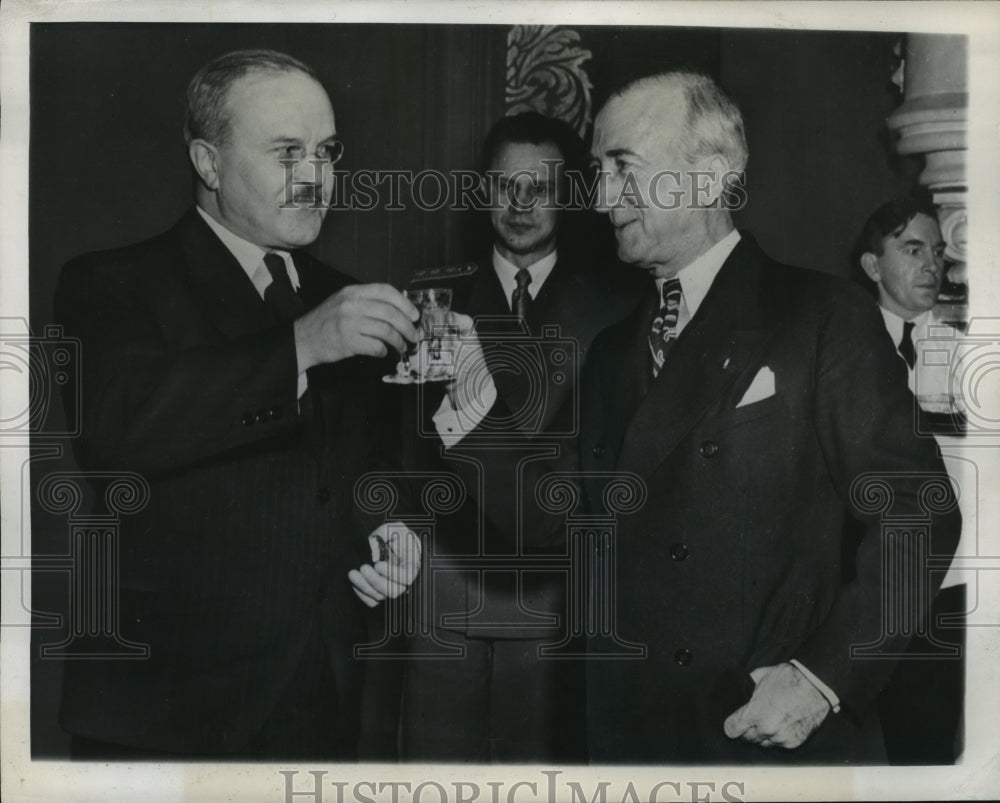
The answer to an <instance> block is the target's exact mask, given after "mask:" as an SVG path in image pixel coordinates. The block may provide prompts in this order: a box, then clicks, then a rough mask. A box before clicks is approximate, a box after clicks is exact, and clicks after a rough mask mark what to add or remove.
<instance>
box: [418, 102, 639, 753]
mask: <svg viewBox="0 0 1000 803" xmlns="http://www.w3.org/2000/svg"><path fill="white" fill-rule="evenodd" d="M582 153H583V147H582V143H581V142H580V140H579V138H578V137H577V136H576V134H575V133H574V132H573V130H572V129H571V128H570V127H569V126H568V125H567V124H566V123H564V122H562V121H560V120H556V119H552V118H548V117H544V116H542V115H540V114H537V113H534V112H526V113H522V114H518V115H515V116H512V117H506V118H503V119H501V120H500V121H498V122H497V123H496V124H495V125H494V126H493V128H492V129H491V131H490V132H489V134H488V135H487V137H486V140H485V144H484V147H483V167H484V170H485V171H486V173H485V175H486V179H485V181H486V182H487V184H486V185H484V186H485V187H486V188H487V189H488V190H489V194H490V196H491V203H492V207H491V209H490V214H489V217H490V223H491V227H492V234H493V236H492V243H491V248H490V251H489V252H488V253H487V254H486V255H484V258H482V259H481V260H480V261H479V263H478V267H477V269H476V270H475V271H474V272H472V273H468V274H466V275H465V276H463V277H460V278H458V279H455V280H453V281H452V282H451V286H452V288H453V300H452V308H453V309H454V310H458V311H461V312H462V313H466V314H468V315H470V316H472V317H473V318H475V320H476V329H477V331H478V333H479V337H480V341H481V344H482V348H483V352H484V355H485V363H484V367H485V368H486V369H487V370H486V371H484V374H483V377H482V378H483V380H484V382H485V383H486V384H488V385H489V390H488V393H487V396H486V397H485V398H484V399H481V400H480V402H481V406H480V407H479V408H476V409H479V410H480V413H479V414H476V413H475V412H474V411H472V410H473V408H472V407H471V406H470V405H469V404H467V403H465V402H463V401H462V400H460V399H459V398H457V397H456V395H455V394H456V392H457V393H458V394H459V395H461V394H462V391H461V390H458V391H454V390H453V392H452V394H451V395H450V396H448V397H446V398H445V399H444V400H443V401H442V402H441V403H440V406H439V405H438V402H437V400H435V401H434V402H433V403H427V402H426V398H427V397H425V404H424V405H423V409H424V410H425V411H426V412H427V413H428V414H431V415H432V416H433V421H426V422H424V424H423V425H421V426H420V427H419V429H420V430H421V431H422V432H424V433H426V436H425V437H424V438H423V439H422V441H421V442H420V443H419V444H418V445H417V450H418V452H419V455H418V457H417V458H416V465H417V466H421V467H424V468H426V467H427V466H429V465H431V466H437V467H439V468H443V469H444V470H447V471H450V472H454V473H456V474H458V475H459V476H460V477H461V478H462V479H463V480H464V481H465V485H466V487H467V489H468V490H469V491H470V494H471V497H472V498H471V499H470V501H469V502H468V504H466V505H465V506H464V507H463V508H462V509H461V510H460V511H459V512H457V513H456V514H454V515H452V516H447V517H441V518H440V519H439V520H438V523H437V527H436V533H435V539H434V541H433V544H432V545H431V546H430V547H429V548H426V549H425V552H424V554H425V556H426V557H428V558H431V557H432V558H433V559H434V561H435V563H434V571H433V572H432V573H427V574H426V576H425V578H424V582H433V588H432V589H431V593H430V599H431V609H430V610H429V611H427V612H426V615H428V616H430V617H431V620H432V621H431V622H430V623H429V624H430V626H431V628H432V633H433V634H434V638H435V639H437V641H438V642H440V643H445V644H452V645H459V646H460V647H461V649H462V651H463V657H461V658H456V657H448V658H441V659H436V660H428V659H424V658H421V659H414V660H412V661H411V662H410V663H409V664H408V666H407V676H406V684H405V695H404V705H403V711H404V723H403V733H404V754H405V756H406V757H407V758H409V759H414V760H425V761H433V760H438V761H441V760H444V761H477V762H488V761H502V762H516V761H554V760H563V761H566V760H574V759H575V760H582V759H583V757H584V753H583V744H582V739H581V736H582V734H583V719H582V702H583V694H582V673H581V671H580V667H579V665H577V666H572V665H569V664H567V662H565V661H557V660H551V659H550V660H546V659H544V658H543V657H540V655H539V652H538V650H539V647H540V646H541V645H543V644H545V643H546V642H550V643H551V642H553V641H556V640H558V639H557V637H558V635H559V633H560V632H561V631H562V630H564V628H565V621H564V616H565V595H566V583H565V577H564V574H563V575H561V574H560V572H559V571H558V570H552V569H549V570H547V571H538V568H539V564H538V563H537V562H536V563H535V564H534V569H535V571H529V570H528V569H530V568H532V558H533V557H534V558H537V557H538V556H539V555H545V554H549V553H552V552H555V553H556V554H558V553H559V552H560V551H562V552H565V536H564V534H563V532H562V529H561V528H559V527H556V528H554V529H551V530H550V529H546V528H535V527H533V526H531V523H530V522H528V521H526V520H525V519H524V518H523V517H522V515H521V514H522V512H523V511H522V508H521V506H520V505H519V503H518V499H519V498H520V495H521V494H520V491H519V487H518V486H519V480H520V473H519V466H520V465H521V464H523V463H526V462H530V461H532V460H537V459H538V458H539V457H540V456H546V455H547V454H549V453H550V451H554V452H556V453H560V454H561V455H562V456H563V459H571V460H572V461H573V462H574V463H575V462H576V458H575V434H576V426H577V419H576V413H577V401H578V400H577V380H578V371H579V368H580V364H581V362H582V358H583V355H584V353H585V352H586V350H587V348H588V347H589V346H590V343H591V341H592V340H593V338H594V336H595V335H596V334H597V332H599V331H600V330H601V329H602V328H604V327H605V326H608V325H610V324H611V323H613V322H614V321H616V320H619V319H620V318H622V317H623V316H624V315H625V314H626V312H627V311H628V308H629V304H630V303H636V302H637V301H638V297H639V295H638V286H639V284H641V282H640V281H638V280H636V281H632V280H631V279H632V277H630V276H627V275H621V274H619V275H615V274H614V273H612V272H609V271H607V270H601V269H598V268H597V266H596V264H595V263H596V260H595V258H594V254H593V247H592V246H591V245H588V243H592V242H593V240H592V239H591V238H589V237H588V233H587V231H586V228H585V224H583V223H582V222H577V221H574V215H575V214H576V213H575V212H573V211H571V210H568V209H561V208H560V207H561V206H565V205H566V204H567V201H568V200H569V199H568V182H569V176H568V171H577V173H579V171H580V167H581V164H582V158H581V157H582ZM418 278H420V277H418ZM438 281H440V280H438ZM438 398H440V397H438ZM409 426H410V428H414V429H417V428H418V427H416V426H414V425H413V424H410V425H409ZM445 450H446V451H445ZM567 455H569V456H570V457H567ZM500 564H502V566H501V565H500ZM490 565H493V566H494V567H495V568H487V567H488V566H490ZM429 571H430V570H429V567H425V572H429Z"/></svg>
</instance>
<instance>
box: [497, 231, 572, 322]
mask: <svg viewBox="0 0 1000 803" xmlns="http://www.w3.org/2000/svg"><path fill="white" fill-rule="evenodd" d="M556 256H557V254H556V252H555V251H553V252H552V253H551V254H549V255H548V256H544V257H542V258H541V259H539V260H538V261H537V262H532V263H531V264H530V265H528V268H527V270H528V273H530V274H531V282H530V283H529V284H528V295H529V296H531V297H532V298H535V297H536V296H537V295H538V292H539V291H540V290H541V289H542V285H543V284H545V280H546V279H548V278H549V274H550V273H552V269H553V268H554V267H555V266H556ZM493 270H495V271H496V274H497V278H498V279H499V280H500V286H501V287H503V292H504V295H505V296H507V307H508V309H514V302H513V301H512V300H511V299H512V298H513V296H514V290H516V289H517V274H518V271H520V270H521V269H520V268H519V267H518V266H517V265H515V264H514V263H513V262H511V261H510V260H509V259H507V258H506V257H504V256H502V255H501V254H500V252H499V251H497V249H496V246H494V247H493Z"/></svg>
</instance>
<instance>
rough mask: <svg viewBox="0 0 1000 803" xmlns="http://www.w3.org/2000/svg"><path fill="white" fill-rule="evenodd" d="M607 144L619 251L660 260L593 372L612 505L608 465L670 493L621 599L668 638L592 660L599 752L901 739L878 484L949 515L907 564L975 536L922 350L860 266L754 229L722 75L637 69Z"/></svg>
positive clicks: (629, 521) (843, 745)
mask: <svg viewBox="0 0 1000 803" xmlns="http://www.w3.org/2000/svg"><path fill="white" fill-rule="evenodd" d="M591 152H592V154H593V156H594V158H595V159H597V160H598V161H599V162H600V167H601V169H602V171H603V172H604V173H605V175H606V176H607V181H608V184H607V190H608V191H607V199H606V201H605V202H604V204H603V205H602V207H601V211H603V212H605V213H607V214H608V216H609V219H610V221H611V225H612V226H613V227H614V229H615V234H616V237H617V242H618V255H619V257H620V258H621V259H622V260H623V261H625V262H629V263H632V264H634V265H636V266H637V267H638V268H640V269H641V270H642V271H644V272H646V273H647V274H648V275H649V276H650V277H651V278H653V279H655V283H656V292H653V291H652V289H651V291H650V293H649V294H648V298H647V300H646V301H645V302H644V303H642V304H640V306H639V307H638V308H637V309H636V311H635V312H634V313H633V314H632V315H630V316H629V317H627V318H626V319H625V320H624V321H623V322H621V323H620V324H618V325H616V326H614V327H612V328H610V329H608V330H606V331H605V332H604V333H602V334H601V335H600V336H599V337H598V338H597V339H596V340H595V342H594V344H593V346H592V347H591V350H590V354H589V357H588V363H587V369H586V376H585V381H584V394H583V408H584V409H583V417H582V424H581V442H580V456H581V467H582V469H583V471H584V475H583V480H584V483H585V485H586V487H587V489H588V493H587V495H588V498H589V503H590V506H591V512H592V513H598V512H600V509H601V499H602V487H603V486H602V485H601V481H602V480H601V478H602V475H603V476H606V475H607V472H611V471H626V472H631V473H632V474H635V475H638V476H639V477H641V478H642V480H643V481H644V483H645V486H646V492H647V498H646V503H645V505H644V506H643V508H642V509H641V510H640V511H639V512H637V513H635V514H633V515H629V516H625V517H623V518H622V519H621V520H620V521H619V522H618V526H617V578H616V585H615V586H614V589H615V593H616V596H615V609H614V614H613V615H614V616H616V617H617V620H616V621H617V624H618V635H619V636H620V637H621V638H622V639H624V640H626V641H627V642H630V643H632V644H641V645H644V646H645V648H646V654H645V658H644V659H643V660H627V661H626V660H614V656H613V655H607V656H605V655H603V654H601V653H599V652H598V653H595V654H594V655H593V656H592V660H591V661H590V662H589V663H588V712H587V713H588V731H589V737H590V750H591V760H592V761H594V762H595V763H664V762H685V761H690V762H713V763H753V762H788V761H793V762H805V763H839V762H878V761H884V760H885V754H884V750H883V746H882V739H881V733H880V730H879V722H878V716H877V713H875V712H874V711H873V710H872V709H873V706H872V703H873V701H874V700H875V698H876V697H877V695H878V693H879V691H880V689H881V688H882V686H883V685H884V683H885V682H886V679H887V678H888V676H889V673H890V672H891V670H892V666H893V661H892V660H891V656H892V655H894V654H898V652H899V651H901V650H902V649H903V648H905V642H906V638H905V637H903V636H900V635H894V634H892V633H885V632H883V628H882V622H883V600H884V597H885V589H884V588H883V585H882V561H883V549H884V546H883V541H882V539H883V534H882V520H881V514H882V512H883V511H881V509H880V508H879V506H878V505H877V504H874V501H876V500H872V499H871V498H870V497H869V496H868V492H866V491H864V490H863V489H865V488H867V487H868V483H870V482H876V483H879V482H884V483H886V484H888V485H889V487H890V488H891V497H892V500H893V501H892V509H891V511H887V512H888V513H891V515H912V516H920V517H921V518H923V519H925V520H926V521H927V533H928V535H927V539H928V540H927V543H926V544H924V545H923V546H921V544H920V543H918V540H917V539H916V536H915V537H914V538H913V539H910V540H907V539H902V540H900V541H898V542H897V544H896V547H897V549H898V550H899V551H898V552H895V553H893V554H892V555H891V556H889V557H887V558H886V559H887V560H892V561H896V560H898V561H900V563H899V565H900V566H903V567H906V566H912V561H913V555H914V553H915V552H918V551H919V550H920V549H926V552H927V554H934V555H937V556H947V555H951V554H952V553H953V551H954V549H955V544H956V542H957V539H958V528H959V515H958V511H957V507H956V505H955V500H954V496H953V494H952V489H951V486H950V484H949V483H948V480H947V477H946V475H945V473H944V468H943V466H942V464H941V460H940V458H939V457H938V455H937V453H936V449H935V447H934V444H933V442H932V441H931V442H928V441H927V440H921V439H918V438H917V437H916V436H915V435H914V432H913V427H912V424H911V410H910V407H911V397H910V394H909V393H908V391H907V389H906V377H905V370H904V364H903V362H902V361H901V360H900V359H899V357H898V356H897V355H896V354H895V352H894V351H893V349H892V347H891V344H890V343H889V341H888V339H887V338H886V337H885V334H884V331H883V325H882V320H881V318H880V317H879V315H878V314H877V313H876V311H875V310H874V308H873V307H872V305H871V304H870V303H869V302H868V300H867V299H866V298H865V297H864V296H863V294H861V293H860V291H858V289H857V288H856V287H853V286H851V285H850V284H849V283H846V282H843V281H840V280H837V279H834V278H832V277H829V276H825V275H822V274H819V273H816V272H812V271H808V270H803V269H801V268H794V267H788V266H784V265H780V264H778V263H776V262H775V261H773V260H771V259H769V258H768V257H767V256H766V255H765V254H764V253H763V252H762V251H761V249H760V248H759V247H758V246H757V244H756V243H755V242H754V241H753V239H752V237H751V236H750V235H749V234H747V233H745V232H739V231H737V230H736V229H735V228H734V226H733V222H732V219H731V215H730V211H729V209H728V208H727V204H726V199H727V195H728V193H727V190H728V189H730V188H731V183H730V181H731V177H732V176H733V175H738V174H741V173H742V172H743V170H744V168H745V165H746V161H747V147H746V140H745V136H744V131H743V121H742V116H741V114H740V112H739V109H738V108H737V107H736V106H735V104H734V103H733V102H732V101H731V100H730V99H729V98H728V97H726V95H725V94H724V93H723V92H722V91H721V90H720V89H719V87H718V86H717V85H716V84H715V83H714V81H712V80H711V79H710V78H708V77H706V76H703V75H699V74H696V73H691V72H683V71H681V72H673V73H666V74H662V75H657V76H651V77H648V78H644V79H640V80H638V81H635V82H634V83H632V84H629V85H628V86H626V87H625V88H624V89H622V90H621V91H619V92H617V93H615V94H614V95H613V96H612V97H611V99H610V100H609V101H608V102H607V104H606V105H605V106H604V108H603V109H602V110H601V112H600V113H599V115H598V117H597V119H596V121H595V132H594V143H593V146H592V149H591ZM750 190H751V194H750V197H751V201H752V186H751V187H750ZM928 485H929V486H932V487H933V488H934V489H935V491H936V492H938V493H940V494H941V499H942V504H941V505H940V506H937V505H934V506H933V509H927V508H926V507H925V504H926V503H925V500H924V499H923V497H922V493H923V490H922V489H923V488H926V487H928ZM849 519H853V520H855V521H856V522H858V523H859V525H860V526H861V528H862V529H863V537H862V538H861V539H860V543H859V544H847V543H846V542H845V540H844V525H845V523H846V522H847V521H848V520H849ZM921 581H922V577H921V572H920V571H919V570H918V571H910V572H908V573H907V574H906V576H905V578H904V580H903V582H905V583H907V584H913V586H911V587H915V586H916V585H917V584H919V583H920V582H921ZM928 591H929V595H933V592H934V591H936V588H930V589H929V590H928ZM885 604H890V603H888V602H887V603H885ZM926 613H927V611H926V608H924V609H923V610H922V611H921V614H922V615H926ZM597 646H599V645H597ZM852 650H860V651H861V652H860V653H859V654H858V655H857V656H856V657H855V656H854V655H852ZM602 659H603V660H602Z"/></svg>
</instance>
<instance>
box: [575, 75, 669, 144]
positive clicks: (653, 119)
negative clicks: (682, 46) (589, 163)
mask: <svg viewBox="0 0 1000 803" xmlns="http://www.w3.org/2000/svg"><path fill="white" fill-rule="evenodd" d="M686 111H687V104H686V101H685V99H684V97H683V94H682V93H681V91H680V89H679V88H677V87H672V86H661V85H652V86H640V87H636V88H633V89H631V90H628V91H626V92H625V93H624V94H622V95H618V96H615V97H613V98H611V100H609V101H608V102H607V103H606V104H605V105H604V108H602V109H601V111H600V113H599V114H598V115H597V119H596V120H595V121H594V144H593V147H592V149H591V151H592V153H593V155H595V156H600V155H601V154H602V153H605V152H606V151H608V150H613V149H618V148H627V149H630V150H633V151H636V152H638V153H643V152H648V153H650V154H653V153H659V152H662V150H663V149H664V148H668V147H670V146H672V145H673V143H675V142H676V140H677V135H678V134H679V133H680V130H681V127H682V125H683V123H684V118H685V115H686Z"/></svg>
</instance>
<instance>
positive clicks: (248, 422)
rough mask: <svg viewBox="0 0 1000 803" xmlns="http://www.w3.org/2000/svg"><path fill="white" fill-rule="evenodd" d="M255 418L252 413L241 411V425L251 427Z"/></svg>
mask: <svg viewBox="0 0 1000 803" xmlns="http://www.w3.org/2000/svg"><path fill="white" fill-rule="evenodd" d="M256 420H257V419H255V418H254V417H253V413H250V412H247V413H243V426H245V427H252V426H253V425H254V422H255V421H256Z"/></svg>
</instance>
